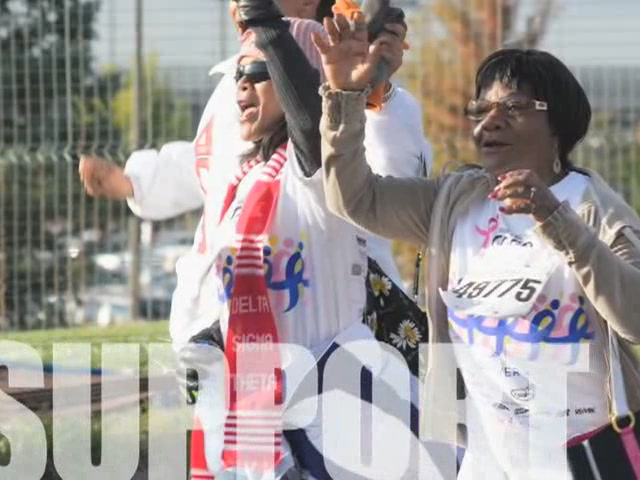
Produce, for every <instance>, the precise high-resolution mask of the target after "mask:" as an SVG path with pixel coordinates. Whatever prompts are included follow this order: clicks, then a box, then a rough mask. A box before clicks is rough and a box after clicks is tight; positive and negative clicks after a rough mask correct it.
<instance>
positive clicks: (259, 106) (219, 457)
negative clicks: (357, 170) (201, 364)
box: [189, 0, 417, 479]
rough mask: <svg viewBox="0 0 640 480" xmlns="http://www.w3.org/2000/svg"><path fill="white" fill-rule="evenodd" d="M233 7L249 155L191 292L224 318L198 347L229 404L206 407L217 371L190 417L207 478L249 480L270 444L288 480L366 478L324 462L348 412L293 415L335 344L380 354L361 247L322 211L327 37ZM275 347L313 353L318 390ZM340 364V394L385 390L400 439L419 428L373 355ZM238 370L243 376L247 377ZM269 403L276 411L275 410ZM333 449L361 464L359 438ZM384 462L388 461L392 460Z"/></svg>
mask: <svg viewBox="0 0 640 480" xmlns="http://www.w3.org/2000/svg"><path fill="white" fill-rule="evenodd" d="M237 7H238V15H239V18H240V20H241V25H242V27H243V29H244V33H243V35H242V45H241V50H240V55H239V58H238V62H237V68H236V73H235V80H236V82H237V93H236V100H237V104H238V108H239V110H240V134H241V137H242V139H243V140H244V141H246V142H250V143H251V144H252V145H253V146H252V148H250V149H249V151H247V152H246V153H245V154H244V155H243V157H242V162H241V168H240V170H239V172H238V173H237V174H236V175H235V176H234V177H233V178H232V179H231V181H230V182H229V183H228V185H226V187H225V188H223V189H221V192H220V195H221V198H222V201H221V202H220V204H221V208H220V211H219V216H218V223H217V227H216V230H215V236H214V238H213V239H212V242H213V246H212V248H211V250H210V251H209V258H210V261H211V266H210V269H209V272H208V274H207V279H206V280H205V281H204V282H203V283H202V284H201V286H200V289H199V293H198V294H199V296H200V297H201V298H202V299H203V302H208V303H210V304H211V305H212V307H215V309H216V310H215V311H213V310H209V311H208V312H207V314H206V315H203V321H205V319H208V322H209V324H210V323H211V321H212V319H216V318H217V319H219V336H218V338H217V339H216V338H208V332H210V331H211V329H205V330H204V331H203V332H202V335H201V336H200V338H199V339H200V340H202V341H204V342H208V343H218V344H221V346H222V347H223V348H222V349H223V350H224V356H225V360H226V364H227V365H228V375H227V376H226V378H227V380H228V386H229V390H230V397H229V404H228V411H221V410H224V405H221V404H220V403H219V402H218V403H216V401H215V398H214V399H213V400H212V397H211V392H214V393H215V392H217V391H221V390H222V388H223V386H222V384H221V381H222V380H223V379H224V377H225V376H224V374H220V370H217V371H216V372H212V375H211V376H210V377H209V378H208V379H205V380H204V381H203V382H201V387H202V391H201V393H199V401H198V405H197V409H198V412H199V416H200V418H201V420H202V422H203V427H204V432H205V435H206V445H205V447H206V469H207V471H205V472H204V475H205V476H208V477H210V476H212V475H211V472H212V473H213V475H215V477H216V478H226V477H225V475H230V476H232V475H235V474H240V475H241V476H242V475H247V477H248V478H252V476H253V475H257V474H258V473H259V472H257V471H259V470H260V467H259V465H261V463H263V462H265V461H266V460H268V459H266V458H265V451H267V450H268V449H269V448H270V447H275V450H276V452H275V457H274V456H273V453H271V452H267V454H266V455H267V456H269V455H271V459H272V461H273V460H274V459H275V462H274V463H275V473H276V478H288V477H287V475H289V474H290V473H291V471H290V470H292V469H299V470H302V471H305V472H307V473H308V475H309V476H310V478H315V479H329V478H366V477H367V475H366V474H363V473H362V469H361V468H360V467H359V466H358V464H359V462H353V461H350V463H348V464H346V465H345V463H344V461H342V462H341V461H339V459H336V458H335V457H331V453H328V452H330V451H331V450H332V449H331V448H327V445H326V444H325V440H324V435H325V434H326V431H325V428H329V427H328V426H327V424H329V423H331V424H332V425H333V428H336V425H338V424H339V423H340V420H338V418H340V416H339V415H340V414H344V411H346V410H345V409H344V408H341V409H339V410H340V411H336V410H335V409H330V408H325V409H323V410H316V409H315V407H311V410H308V408H309V407H305V409H304V412H305V413H306V414H307V415H305V417H304V418H305V420H304V422H299V420H298V418H299V417H298V416H299V415H300V412H301V410H300V409H297V408H292V405H294V406H295V405H297V403H298V400H300V399H302V398H308V397H309V395H310V396H311V397H319V396H320V394H321V393H323V392H325V391H328V390H330V389H331V388H333V387H332V385H334V384H335V382H336V381H337V380H338V379H337V378H335V376H334V377H331V378H329V377H328V376H325V375H323V373H324V368H325V365H327V364H328V363H329V364H330V363H331V360H329V358H330V357H331V356H333V355H336V356H338V355H341V354H339V353H336V352H338V351H340V349H339V347H340V346H342V345H345V344H348V343H350V342H351V341H354V340H364V341H368V343H367V345H368V348H369V347H370V349H371V351H372V352H373V353H372V355H374V356H375V355H378V354H377V353H375V352H378V350H379V348H380V347H379V344H378V342H377V341H375V339H374V337H373V334H372V332H371V330H370V329H369V327H368V326H367V325H366V324H364V323H363V322H362V310H363V307H364V304H365V275H366V273H367V252H366V240H365V241H362V238H361V235H360V233H359V230H358V229H357V228H356V227H355V226H354V225H352V224H350V223H348V222H345V221H344V220H342V219H340V218H338V217H336V216H334V215H332V214H331V213H329V212H328V211H327V208H326V202H325V199H324V189H323V183H322V175H321V172H320V170H319V168H320V165H321V162H320V135H319V132H318V125H319V120H320V116H321V98H320V96H319V95H318V88H319V86H320V82H321V71H322V66H321V62H320V56H319V54H318V52H317V50H316V49H315V48H314V46H313V44H312V40H311V33H312V32H313V33H315V34H317V35H319V36H323V35H324V29H323V28H322V26H321V25H320V24H318V23H316V22H312V21H305V20H297V19H289V20H285V19H283V17H282V15H281V13H280V12H279V10H278V9H277V8H276V6H275V5H274V3H273V2H271V1H265V0H239V1H238V2H237ZM206 326H208V324H207V325H206ZM192 327H193V324H191V325H189V328H192ZM196 337H198V336H196ZM193 340H194V341H198V338H194V339H193ZM281 343H286V344H293V345H297V346H300V347H303V349H304V350H305V351H307V352H309V354H310V355H311V357H312V359H313V363H312V364H311V365H307V366H306V367H305V368H306V369H307V370H313V371H314V372H317V375H318V377H319V380H318V378H316V376H315V374H314V375H310V374H309V375H307V374H306V373H305V372H306V370H305V369H304V368H303V367H301V365H304V364H303V363H301V362H303V360H305V359H304V358H302V356H300V355H301V354H300V353H299V352H298V353H296V351H288V350H287V351H286V352H285V351H284V350H283V349H280V347H279V344H281ZM347 357H348V358H347V360H345V363H344V364H342V363H341V365H343V367H344V371H352V372H356V373H357V376H356V377H355V378H352V377H350V378H349V380H350V382H349V385H348V388H349V389H350V392H349V393H352V394H354V395H356V396H357V398H356V401H357V403H358V404H359V403H360V402H359V400H358V399H360V395H361V393H362V394H364V395H366V394H367V392H369V391H370V389H371V388H372V384H373V383H374V381H375V382H376V385H377V387H376V392H380V390H379V389H383V390H385V391H386V392H387V395H386V396H385V398H387V399H389V398H393V399H395V400H394V402H395V404H396V405H404V407H406V408H405V410H406V411H405V412H404V413H406V418H405V419H403V420H406V428H405V429H404V432H405V433H406V435H407V436H408V437H412V433H411V429H410V426H409V425H408V424H409V422H412V423H411V426H413V429H414V431H415V430H416V428H417V410H416V409H415V408H411V401H410V391H409V388H406V389H394V388H392V387H390V386H385V385H378V384H379V383H380V381H378V380H377V379H378V378H379V376H380V375H382V373H383V372H385V371H386V370H385V369H386V368H387V363H386V362H387V360H386V359H385V357H381V356H380V355H378V356H377V357H376V358H378V360H376V361H375V362H374V365H372V366H371V367H370V368H365V367H364V366H363V364H362V363H360V362H359V361H358V360H357V359H356V358H355V356H353V355H347ZM247 358H249V360H246V359H247ZM370 358H372V357H370ZM247 361H249V362H250V364H251V369H250V370H249V371H245V370H243V369H242V362H247ZM350 362H354V363H353V364H351V363H350ZM245 364H246V363H245ZM394 365H395V366H396V367H397V366H398V365H400V364H399V363H398V364H394ZM350 367H353V370H350ZM396 367H394V368H396ZM363 368H364V373H362V372H363ZM300 370H303V373H305V375H299V374H300ZM274 372H276V374H275V375H274ZM278 372H282V373H278ZM296 372H298V375H296ZM256 379H264V380H265V381H262V380H261V381H255V380H256ZM406 380H407V382H406V386H407V387H408V386H409V379H408V378H407V379H406ZM318 382H320V385H322V387H319V385H318ZM361 390H362V391H361ZM202 395H204V398H205V400H204V401H203V402H201V400H203V397H202ZM213 396H214V397H216V395H215V394H214V395H213ZM298 396H300V398H298ZM218 398H219V396H218ZM274 398H275V399H276V410H277V408H280V409H281V410H278V412H275V411H273V408H274V407H273V406H272V405H270V404H271V403H273V399H274ZM207 399H208V400H212V401H207ZM370 401H371V399H369V400H368V402H370ZM352 405H353V403H352ZM359 411H360V410H358V412H359ZM276 413H282V414H283V417H284V424H280V425H279V427H277V428H276V430H275V432H273V433H272V434H271V435H269V434H265V429H267V427H268V426H269V425H271V426H273V420H272V419H273V418H274V416H275V414H276ZM309 415H311V418H310V417H309ZM248 417H251V420H250V421H245V420H244V419H246V418H248ZM398 420H399V419H396V422H397V421H398ZM247 422H248V423H247ZM270 422H271V423H270ZM379 428H381V429H382V428H383V427H382V426H380V427H379ZM256 429H257V430H259V432H258V433H256ZM260 432H262V435H261V434H260ZM396 432H397V430H396ZM379 437H380V434H378V438H379ZM274 438H275V443H274ZM387 438H388V439H389V440H390V439H391V438H392V436H391V435H387ZM412 438H413V437H412ZM397 441H398V439H397V438H396V439H394V444H396V443H397ZM414 444H415V441H414ZM334 447H335V446H334ZM392 447H393V445H391V444H390V445H388V448H386V451H387V452H390V451H391V449H392ZM339 449H340V451H341V452H345V451H346V452H351V453H350V454H349V456H350V458H352V459H356V458H359V456H360V453H361V448H360V442H359V440H358V441H357V442H355V443H354V442H352V441H349V440H348V439H347V438H345V439H343V441H342V442H341V445H340V446H339ZM335 451H336V450H335V449H333V452H335ZM243 456H244V460H245V461H243ZM294 459H295V464H294ZM388 461H390V462H392V463H394V460H393V457H392V456H391V455H390V457H389V459H388ZM199 465H200V466H201V468H202V467H203V466H202V463H200V464H199ZM251 465H258V467H251ZM387 465H388V464H387ZM362 468H364V467H362ZM376 468H379V469H380V468H382V469H384V468H385V461H382V462H381V461H378V462H376ZM402 468H403V469H406V466H404V465H403V466H402ZM202 470H205V468H202ZM256 470H257V471H256ZM199 474H202V471H200V472H199ZM358 475H360V476H358ZM208 477H207V478H208ZM234 478H235V477H234ZM242 478H244V477H242ZM412 478H414V477H412Z"/></svg>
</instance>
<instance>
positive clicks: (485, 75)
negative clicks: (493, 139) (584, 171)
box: [475, 48, 591, 168]
mask: <svg viewBox="0 0 640 480" xmlns="http://www.w3.org/2000/svg"><path fill="white" fill-rule="evenodd" d="M496 80H497V81H499V82H501V83H503V84H504V85H506V86H509V87H511V88H514V89H518V88H523V87H528V88H529V89H531V92H532V94H533V96H534V98H535V99H536V100H541V101H544V102H547V104H548V107H549V110H548V117H549V124H550V125H551V130H552V132H553V133H554V134H555V135H556V136H557V137H558V155H559V157H560V161H561V162H562V164H563V166H564V167H566V168H572V165H571V162H570V160H569V154H570V153H571V151H572V150H573V149H574V147H575V146H576V145H577V144H578V143H580V142H581V141H582V140H583V139H584V137H585V135H586V134H587V130H588V129H589V123H590V122H591V105H590V104H589V99H588V98H587V95H586V93H585V92H584V90H583V88H582V86H581V85H580V83H579V82H578V80H577V79H576V77H575V76H574V75H573V74H572V73H571V71H570V70H569V69H568V68H567V66H566V65H565V64H564V63H562V62H561V61H560V60H559V59H557V58H556V57H554V56H553V55H551V54H550V53H548V52H543V51H541V50H523V49H517V48H513V49H511V48H510V49H503V50H498V51H496V52H494V53H492V54H491V55H489V56H488V57H487V58H485V59H484V61H483V62H482V64H481V65H480V66H479V67H478V71H477V73H476V91H475V95H476V98H478V97H479V96H480V92H481V91H482V90H484V89H487V88H490V87H491V85H492V84H493V82H495V81H496Z"/></svg>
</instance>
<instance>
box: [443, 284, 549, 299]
mask: <svg viewBox="0 0 640 480" xmlns="http://www.w3.org/2000/svg"><path fill="white" fill-rule="evenodd" d="M541 285H542V282H541V281H540V280H536V279H534V278H511V279H500V280H485V281H473V280H472V281H467V282H461V284H459V285H458V286H457V287H456V288H454V289H453V290H452V291H451V293H453V294H454V295H455V296H456V297H457V298H459V299H469V300H473V299H477V298H480V299H484V298H486V299H498V298H505V297H507V296H509V297H512V298H514V299H515V300H517V301H518V302H522V303H527V302H529V301H531V300H532V299H533V296H534V295H535V294H536V292H537V291H538V289H539V288H540V286H541Z"/></svg>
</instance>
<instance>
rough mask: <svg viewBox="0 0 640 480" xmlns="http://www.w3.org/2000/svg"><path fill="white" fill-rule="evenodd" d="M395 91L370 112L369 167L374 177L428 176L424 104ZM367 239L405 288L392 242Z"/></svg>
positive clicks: (429, 153) (430, 155)
mask: <svg viewBox="0 0 640 480" xmlns="http://www.w3.org/2000/svg"><path fill="white" fill-rule="evenodd" d="M393 88H394V91H393V93H392V94H391V97H390V98H389V100H387V101H386V102H385V103H384V104H383V106H382V109H381V110H379V111H372V110H366V117H367V122H366V124H365V136H364V146H365V150H366V157H367V163H368V164H369V166H370V167H371V170H372V171H373V173H376V174H378V175H381V176H386V175H389V176H392V177H419V176H427V175H428V174H429V173H430V171H431V165H432V161H433V152H432V149H431V145H429V142H427V141H426V139H425V138H424V131H423V128H422V110H421V107H420V104H419V103H418V101H417V100H416V99H415V98H414V97H413V96H412V95H411V94H410V93H409V92H407V91H406V90H404V89H403V88H399V87H393ZM367 235H368V244H367V248H368V252H369V256H370V257H371V258H373V259H374V260H375V261H376V262H378V264H379V265H380V267H381V268H382V270H383V271H384V272H385V273H386V274H387V275H388V276H389V278H390V279H391V280H392V281H393V282H394V283H395V284H396V285H399V286H400V287H401V288H402V287H403V283H402V278H401V276H400V271H399V270H398V267H397V265H396V262H395V259H394V258H393V252H392V250H391V242H390V241H389V240H386V239H384V238H382V237H379V236H377V235H374V234H371V233H367Z"/></svg>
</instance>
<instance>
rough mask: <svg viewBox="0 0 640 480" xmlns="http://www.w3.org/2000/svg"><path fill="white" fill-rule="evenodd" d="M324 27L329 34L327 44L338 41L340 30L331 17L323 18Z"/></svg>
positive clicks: (333, 43)
mask: <svg viewBox="0 0 640 480" xmlns="http://www.w3.org/2000/svg"><path fill="white" fill-rule="evenodd" d="M324 29H325V30H326V31H327V34H328V35H329V45H335V44H337V43H340V31H339V30H338V27H337V26H336V22H335V21H334V19H333V18H329V17H326V18H325V19H324Z"/></svg>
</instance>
